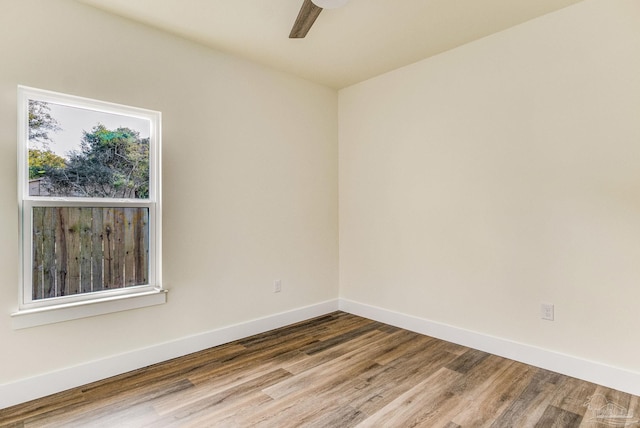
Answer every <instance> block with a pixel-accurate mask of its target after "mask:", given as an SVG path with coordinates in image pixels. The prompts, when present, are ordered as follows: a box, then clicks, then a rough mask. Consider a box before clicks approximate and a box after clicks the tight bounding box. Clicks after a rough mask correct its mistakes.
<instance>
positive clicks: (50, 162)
mask: <svg viewBox="0 0 640 428" xmlns="http://www.w3.org/2000/svg"><path fill="white" fill-rule="evenodd" d="M64 167H65V160H64V158H63V157H61V156H58V155H57V154H55V153H53V152H52V151H51V150H37V149H29V179H30V180H33V179H35V178H41V177H43V176H44V175H45V174H46V172H47V170H48V169H53V168H64Z"/></svg>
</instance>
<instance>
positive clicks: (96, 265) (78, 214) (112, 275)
mask: <svg viewBox="0 0 640 428" xmlns="http://www.w3.org/2000/svg"><path fill="white" fill-rule="evenodd" d="M148 274H149V210H148V208H84V207H82V208H81V207H34V208H33V276H32V284H33V287H32V289H33V299H34V300H37V299H44V298H50V297H58V296H67V295H71V294H78V293H89V292H93V291H100V290H108V289H113V288H122V287H130V286H133V285H143V284H147V283H148V281H149V279H148Z"/></svg>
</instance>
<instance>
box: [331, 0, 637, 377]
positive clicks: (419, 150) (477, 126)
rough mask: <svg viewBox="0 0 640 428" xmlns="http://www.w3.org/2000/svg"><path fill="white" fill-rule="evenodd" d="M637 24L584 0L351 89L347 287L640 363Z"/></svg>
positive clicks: (379, 299)
mask: <svg viewBox="0 0 640 428" xmlns="http://www.w3.org/2000/svg"><path fill="white" fill-rule="evenodd" d="M638 22H640V2H638V1H636V0H586V1H584V2H581V3H578V4H576V5H574V6H571V7H568V8H566V9H563V10H560V11H558V12H556V13H553V14H550V15H546V16H543V17H541V18H539V19H536V20H533V21H530V22H527V23H524V24H522V25H519V26H517V27H514V28H511V29H509V30H506V31H504V32H501V33H498V34H495V35H492V36H490V37H486V38H484V39H481V40H479V41H476V42H474V43H471V44H468V45H465V46H462V47H460V48H458V49H455V50H452V51H449V52H446V53H444V54H441V55H438V56H436V57H433V58H430V59H427V60H424V61H421V62H419V63H416V64H413V65H411V66H408V67H405V68H402V69H399V70H396V71H393V72H390V73H388V74H385V75H382V76H379V77H377V78H374V79H371V80H369V81H366V82H363V83H360V84H357V85H354V86H352V87H349V88H346V89H343V90H341V91H340V92H339V111H340V123H339V140H340V149H339V165H340V167H339V170H340V178H339V187H340V204H339V206H340V208H339V211H340V295H341V298H344V299H349V300H353V301H356V302H360V303H363V304H367V305H371V306H376V307H380V308H384V309H387V310H390V311H397V312H400V313H402V314H407V315H412V316H416V317H420V318H424V319H428V320H433V321H436V322H439V323H444V324H448V325H451V326H455V327H459V328H462V329H467V330H471V331H476V332H480V333H483V334H485V335H489V336H494V337H499V338H504V339H508V340H511V341H515V342H520V343H524V344H527V345H530V346H535V347H540V348H543V349H547V350H552V351H554V352H558V353H562V354H567V355H571V356H575V357H579V358H582V359H585V360H591V361H595V362H600V363H602V364H605V365H610V366H614V367H619V368H624V369H627V370H630V371H634V372H640V360H639V359H638V355H640V342H639V341H638V340H636V338H635V332H637V331H638V330H639V329H640V315H639V313H640V312H639V311H638V301H640V262H639V260H640V168H639V167H638V162H639V161H640V126H639V125H638V124H639V123H640V122H639V120H640V78H638V76H640V26H638ZM542 302H545V303H552V304H554V305H555V321H545V320H542V319H541V316H540V304H541V303H542Z"/></svg>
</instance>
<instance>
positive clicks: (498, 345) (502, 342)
mask: <svg viewBox="0 0 640 428" xmlns="http://www.w3.org/2000/svg"><path fill="white" fill-rule="evenodd" d="M338 309H340V310H342V311H344V312H349V313H351V314H354V315H359V316H362V317H365V318H369V319H372V320H375V321H380V322H383V323H385V324H390V325H393V326H396V327H400V328H404V329H407V330H411V331H415V332H416V333H421V334H425V335H428V336H432V337H436V338H438V339H443V340H447V341H449V342H453V343H458V344H460V345H463V346H467V347H470V348H474V349H478V350H481V351H485V352H489V353H491V354H495V355H499V356H501V357H505V358H509V359H512V360H516V361H520V362H523V363H526V364H531V365H532V366H536V367H540V368H544V369H547V370H551V371H554V372H557V373H561V374H564V375H567V376H572V377H575V378H578V379H582V380H586V381H588V382H593V383H597V384H599V385H603V386H606V387H609V388H614V389H617V390H619V391H623V392H627V393H630V394H634V395H640V373H636V372H631V371H628V370H624V369H620V368H616V367H611V366H608V365H605V364H602V363H598V362H594V361H588V360H584V359H581V358H576V357H573V356H570V355H565V354H561V353H558V352H554V351H550V350H547V349H542V348H538V347H535V346H531V345H526V344H523V343H518V342H513V341H510V340H506V339H502V338H499V337H493V336H489V335H486V334H482V333H478V332H474V331H470V330H465V329H462V328H458V327H453V326H450V325H446V324H441V323H437V322H434V321H430V320H427V319H424V318H418V317H414V316H411V315H406V314H402V313H399V312H394V311H390V310H388V309H383V308H379V307H375V306H370V305H366V304H362V303H358V302H354V301H351V300H346V299H340V300H338V299H336V300H328V301H326V302H321V303H318V304H315V305H311V306H306V307H303V308H298V309H293V310H290V311H287V312H282V313H278V314H274V315H270V316H267V317H264V318H258V319H255V320H250V321H247V322H243V323H239V324H235V325H231V326H227V327H223V328H219V329H216V330H212V331H209V332H206V333H202V334H197V335H194V336H188V337H185V338H181V339H178V340H175V341H172V342H166V343H162V344H159V345H155V346H151V347H148V348H143V349H137V350H134V351H131V352H127V353H124V354H120V355H115V356H111V357H107V358H104V359H101V360H96V361H90V362H87V363H84V364H80V365H77V366H74V367H69V368H66V369H63V370H58V371H55V372H50V373H45V374H42V375H38V376H34V377H31V378H27V379H21V380H18V381H15V382H11V383H5V384H2V385H0V409H3V408H6V407H10V406H13V405H15V404H20V403H24V402H26V401H29V400H34V399H36V398H41V397H44V396H47V395H50V394H54V393H57V392H62V391H65V390H67V389H70V388H75V387H78V386H82V385H86V384H88V383H91V382H95V381H98V380H101V379H106V378H108V377H111V376H115V375H118V374H122V373H126V372H128V371H131V370H136V369H139V368H142V367H146V366H149V365H151V364H155V363H159V362H162V361H166V360H169V359H172V358H176V357H180V356H183V355H187V354H190V353H193V352H197V351H201V350H203V349H207V348H211V347H213V346H218V345H222V344H224V343H229V342H232V341H234V340H238V339H242V338H245V337H248V336H252V335H254V334H259V333H263V332H265V331H269V330H273V329H275V328H280V327H284V326H287V325H290V324H294V323H296V322H300V321H304V320H307V319H310V318H314V317H317V316H321V315H325V314H328V313H331V312H334V311H336V310H338Z"/></svg>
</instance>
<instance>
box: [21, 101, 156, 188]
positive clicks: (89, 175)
mask: <svg viewBox="0 0 640 428" xmlns="http://www.w3.org/2000/svg"><path fill="white" fill-rule="evenodd" d="M150 132H151V123H150V121H149V120H147V119H142V118H138V117H133V116H129V115H119V114H112V113H105V112H101V111H97V110H92V109H84V108H78V107H70V106H66V105H62V104H56V103H50V102H44V101H39V100H32V99H30V100H29V138H28V139H29V141H28V146H29V147H28V149H29V160H28V167H29V168H28V169H29V196H53V197H85V198H87V197H95V198H127V199H147V198H149V136H150Z"/></svg>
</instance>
